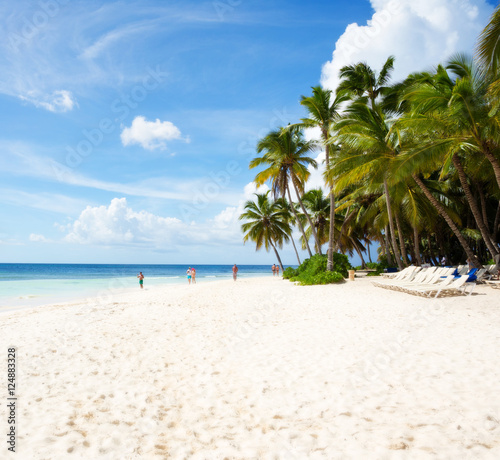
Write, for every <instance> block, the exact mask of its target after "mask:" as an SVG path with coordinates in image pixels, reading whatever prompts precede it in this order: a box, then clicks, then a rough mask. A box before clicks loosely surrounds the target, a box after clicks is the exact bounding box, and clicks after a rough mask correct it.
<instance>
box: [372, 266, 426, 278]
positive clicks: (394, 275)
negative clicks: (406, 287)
mask: <svg viewBox="0 0 500 460" xmlns="http://www.w3.org/2000/svg"><path fill="white" fill-rule="evenodd" d="M416 268H418V267H413V266H410V267H406V268H403V270H401V271H400V272H397V273H381V274H380V275H381V276H382V277H383V278H390V279H399V278H401V277H402V276H406V275H407V274H409V273H411V272H412V271H414V270H415V269H416Z"/></svg>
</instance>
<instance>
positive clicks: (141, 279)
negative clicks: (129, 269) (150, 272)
mask: <svg viewBox="0 0 500 460" xmlns="http://www.w3.org/2000/svg"><path fill="white" fill-rule="evenodd" d="M137 278H139V286H141V289H143V288H144V275H143V274H142V272H139V274H138V275H137Z"/></svg>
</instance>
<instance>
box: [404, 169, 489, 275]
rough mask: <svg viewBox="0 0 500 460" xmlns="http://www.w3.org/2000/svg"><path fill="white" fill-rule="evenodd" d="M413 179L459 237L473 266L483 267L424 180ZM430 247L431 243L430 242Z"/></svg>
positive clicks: (414, 175) (413, 175) (414, 176)
mask: <svg viewBox="0 0 500 460" xmlns="http://www.w3.org/2000/svg"><path fill="white" fill-rule="evenodd" d="M411 176H412V177H413V180H414V181H415V182H416V183H417V185H418V186H419V187H420V188H421V190H422V192H424V195H425V196H426V197H427V199H428V200H429V201H430V202H431V204H432V205H433V206H434V207H435V208H436V210H437V211H438V212H439V214H440V215H441V217H442V218H443V219H444V220H445V221H446V223H447V224H448V226H449V227H450V229H451V231H452V232H453V233H454V235H455V236H456V237H457V239H458V241H459V242H460V245H461V246H462V248H463V249H464V251H465V253H466V254H467V258H468V259H469V260H470V261H471V263H472V265H474V267H476V268H481V267H482V265H481V263H480V262H479V260H477V258H476V256H475V255H474V252H473V251H472V249H471V248H470V246H469V245H468V244H467V241H466V240H465V238H464V237H463V235H462V234H461V233H460V230H459V229H458V227H457V226H456V225H455V222H453V220H452V218H451V217H450V215H449V214H448V213H447V212H446V210H445V209H444V207H443V206H442V205H441V203H439V201H438V200H436V198H435V197H434V195H433V194H432V193H431V191H430V190H429V189H428V188H427V187H426V186H425V184H424V183H423V182H422V179H420V177H418V176H417V174H415V173H413V174H412V175H411ZM429 245H430V241H429Z"/></svg>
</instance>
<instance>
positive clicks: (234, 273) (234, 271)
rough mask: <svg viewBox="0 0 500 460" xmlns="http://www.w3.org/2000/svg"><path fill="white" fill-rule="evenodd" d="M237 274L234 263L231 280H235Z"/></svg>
mask: <svg viewBox="0 0 500 460" xmlns="http://www.w3.org/2000/svg"><path fill="white" fill-rule="evenodd" d="M237 276H238V267H237V266H236V264H234V266H233V280H234V281H236V277H237Z"/></svg>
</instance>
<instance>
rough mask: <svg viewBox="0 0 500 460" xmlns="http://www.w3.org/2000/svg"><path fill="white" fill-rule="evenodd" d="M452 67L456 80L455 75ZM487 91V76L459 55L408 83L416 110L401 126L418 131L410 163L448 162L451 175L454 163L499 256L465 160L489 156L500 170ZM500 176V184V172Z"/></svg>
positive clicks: (446, 170) (445, 167)
mask: <svg viewBox="0 0 500 460" xmlns="http://www.w3.org/2000/svg"><path fill="white" fill-rule="evenodd" d="M447 69H449V70H451V72H452V74H453V75H454V76H455V78H451V77H450V75H449V74H448V71H447ZM485 93H486V87H485V84H484V80H483V79H482V78H481V77H480V75H479V74H478V73H477V71H476V69H475V68H474V65H473V63H472V61H471V60H470V59H468V58H466V57H465V56H462V55H457V56H455V57H454V58H453V59H452V60H450V62H449V63H448V66H447V68H444V67H442V66H438V68H437V70H436V73H435V74H434V75H433V76H432V79H431V80H429V78H428V76H427V75H426V78H425V81H424V82H422V83H419V82H416V83H415V82H413V83H412V84H411V85H410V86H409V88H408V89H407V90H406V92H404V97H405V98H406V99H407V100H408V101H409V103H410V107H411V111H410V113H409V114H408V115H407V116H406V117H404V118H403V119H402V120H401V121H400V122H399V123H398V124H397V126H400V127H402V128H403V129H404V128H408V129H412V128H413V129H416V130H418V132H419V133H418V135H419V142H418V146H416V148H415V149H414V150H413V154H411V153H410V154H409V155H408V156H407V158H406V161H411V163H410V164H411V168H413V167H415V166H416V163H419V166H417V167H418V168H419V169H420V170H423V168H422V166H423V165H424V166H425V167H424V169H425V170H427V171H430V170H432V169H430V168H431V165H432V166H433V167H434V168H439V165H443V167H442V168H441V177H444V176H445V175H447V174H450V172H451V166H453V169H454V171H455V172H456V174H457V175H458V178H459V181H460V184H461V186H462V189H463V192H464V194H465V198H466V200H467V203H468V205H469V207H470V210H471V212H472V214H473V216H474V219H475V222H476V224H477V227H478V229H479V231H480V232H481V235H482V238H483V241H484V243H485V244H486V246H487V248H488V250H489V251H490V253H491V255H492V257H495V255H497V254H498V248H497V247H496V244H495V243H494V241H493V240H494V237H493V236H492V235H491V234H490V232H489V229H488V226H487V221H486V222H485V221H484V218H483V215H482V213H481V211H480V207H479V205H478V202H477V200H476V198H475V196H474V194H473V193H472V190H471V187H470V184H469V182H470V178H469V177H468V175H467V173H466V170H465V167H464V161H465V162H466V161H467V159H468V158H469V157H471V156H477V155H479V156H481V155H484V158H486V159H487V160H488V161H489V162H490V164H491V166H492V168H493V172H494V173H495V169H498V172H499V174H500V163H499V161H498V159H497V158H496V157H495V154H494V153H493V151H492V150H493V149H495V150H496V148H497V146H496V145H495V143H494V141H493V140H492V138H491V134H492V132H495V127H494V126H493V124H492V122H491V119H490V117H489V116H488V111H489V109H488V106H487V105H486V104H485V102H484V101H485ZM410 159H411V160H410ZM405 169H407V168H405ZM495 174H496V173H495ZM498 180H499V182H498V185H499V186H500V175H499V177H498Z"/></svg>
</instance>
